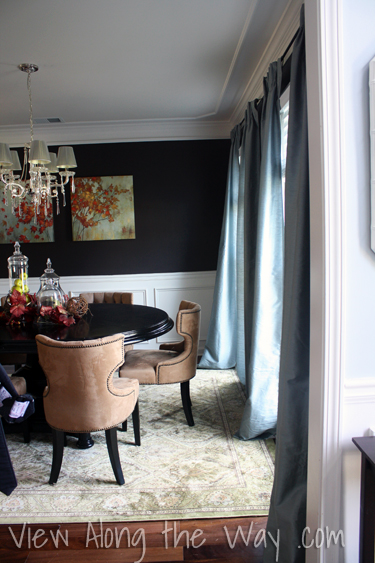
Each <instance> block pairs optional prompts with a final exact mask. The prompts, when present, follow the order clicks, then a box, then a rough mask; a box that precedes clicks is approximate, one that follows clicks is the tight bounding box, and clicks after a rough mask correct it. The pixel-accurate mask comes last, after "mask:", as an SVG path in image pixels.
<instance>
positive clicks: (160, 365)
mask: <svg viewBox="0 0 375 563" xmlns="http://www.w3.org/2000/svg"><path fill="white" fill-rule="evenodd" d="M201 310H202V308H201V307H199V309H197V310H196V311H185V312H184V313H181V315H180V317H181V318H180V332H179V334H184V335H186V336H189V338H190V339H191V341H192V340H193V338H192V336H191V335H190V334H188V333H187V332H182V328H181V326H182V316H183V315H196V314H197V313H199V312H200V311H201ZM193 344H194V343H193V342H192V346H191V350H190V352H189V354H188V355H187V356H186V357H185V358H183V359H182V360H178V361H176V362H172V363H168V364H159V365H158V373H157V385H165V383H163V384H161V383H159V378H160V372H159V370H160V368H161V367H166V366H176V365H177V364H181V362H184V361H185V360H186V359H187V358H188V357H189V356H191V353H192V351H193ZM177 357H179V356H177ZM196 374H197V370H195V374H194V375H193V377H195V376H196ZM193 377H190V378H189V379H185V381H190V379H193ZM175 383H183V381H177V382H175ZM171 384H172V383H171ZM146 385H147V384H146ZM148 385H151V383H150V384H148ZM153 385H155V384H153Z"/></svg>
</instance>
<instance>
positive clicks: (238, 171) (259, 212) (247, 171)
mask: <svg viewBox="0 0 375 563" xmlns="http://www.w3.org/2000/svg"><path fill="white" fill-rule="evenodd" d="M281 73H282V69H281V62H280V61H278V62H274V63H272V64H271V65H270V68H269V71H268V74H267V77H266V78H265V79H264V88H263V90H264V95H263V98H262V99H261V100H254V101H253V102H251V103H249V104H248V108H247V110H246V113H245V119H244V122H243V123H242V124H241V125H239V126H237V127H236V128H235V129H234V130H233V131H232V149H231V156H230V163H229V174H228V186H227V203H226V206H225V214H224V222H223V230H222V241H221V245H220V252H219V261H218V275H217V280H216V285H215V292H214V304H213V309H212V315H211V321H210V326H209V331H208V337H207V342H206V348H205V351H204V353H203V356H202V360H201V362H200V364H199V367H208V368H216V369H220V368H221V369H225V368H229V367H234V366H236V369H237V373H238V376H239V378H240V380H241V381H242V383H244V384H245V385H246V393H247V397H248V398H247V402H246V406H245V412H244V416H243V419H242V423H241V426H240V429H239V431H238V432H237V434H236V435H237V437H239V438H241V439H244V440H248V439H251V438H255V437H256V436H260V435H262V436H266V435H270V434H272V433H274V431H275V426H276V419H277V396H278V373H279V353H280V340H281V318H282V291H283V204H282V180H281V131H280V102H279V97H280V88H281ZM240 146H241V163H240V165H239V151H240ZM228 202H233V204H232V205H230V204H229V203H228ZM229 233H230V234H229ZM228 288H230V291H229V290H228Z"/></svg>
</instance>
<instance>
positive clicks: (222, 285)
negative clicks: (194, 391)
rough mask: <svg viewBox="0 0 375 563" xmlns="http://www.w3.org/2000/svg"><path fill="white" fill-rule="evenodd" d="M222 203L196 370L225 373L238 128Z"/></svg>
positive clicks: (233, 354)
mask: <svg viewBox="0 0 375 563" xmlns="http://www.w3.org/2000/svg"><path fill="white" fill-rule="evenodd" d="M231 141H232V142H231V149H230V155H229V167H228V178H227V191H226V201H225V206H224V217H223V224H222V229H221V238H220V245H219V256H218V265H217V272H216V282H215V290H214V298H213V305H212V313H211V318H210V324H209V327H208V333H207V340H206V346H205V349H204V352H203V355H202V358H201V361H200V363H199V367H200V368H208V369H228V368H232V367H234V366H235V365H236V363H237V287H236V284H237V281H236V280H237V273H236V272H237V261H238V257H237V220H238V190H239V154H240V153H239V151H240V145H241V127H240V125H237V126H236V127H235V128H234V129H233V131H232V133H231Z"/></svg>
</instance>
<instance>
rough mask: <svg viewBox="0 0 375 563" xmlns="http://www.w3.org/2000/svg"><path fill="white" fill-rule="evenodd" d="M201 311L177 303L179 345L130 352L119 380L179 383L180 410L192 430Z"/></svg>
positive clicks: (194, 304) (145, 382)
mask: <svg viewBox="0 0 375 563" xmlns="http://www.w3.org/2000/svg"><path fill="white" fill-rule="evenodd" d="M200 315H201V307H200V305H198V304H197V303H193V302H191V301H181V303H180V307H179V311H178V313H177V319H176V330H177V332H178V334H179V335H180V336H182V337H183V339H184V340H183V341H182V342H177V343H174V344H162V345H161V346H160V347H159V350H131V351H130V352H127V353H126V354H125V364H124V365H123V366H122V367H121V369H120V377H126V378H128V379H136V380H138V381H139V383H140V384H141V385H162V384H168V383H180V387H181V398H182V406H183V409H184V412H185V416H186V420H187V423H188V425H189V426H194V419H193V414H192V411H191V399H190V379H192V378H193V377H194V376H195V374H196V370H197V358H198V344H199V330H200Z"/></svg>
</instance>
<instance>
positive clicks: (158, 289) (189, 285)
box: [0, 271, 216, 354]
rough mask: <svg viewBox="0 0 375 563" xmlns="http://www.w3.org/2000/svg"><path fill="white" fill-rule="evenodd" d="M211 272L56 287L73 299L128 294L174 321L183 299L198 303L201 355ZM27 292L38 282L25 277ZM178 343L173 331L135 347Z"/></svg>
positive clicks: (82, 279)
mask: <svg viewBox="0 0 375 563" xmlns="http://www.w3.org/2000/svg"><path fill="white" fill-rule="evenodd" d="M215 276H216V272H215V271H209V272H177V273H166V274H135V275H116V276H61V279H60V284H61V287H62V288H63V290H64V291H65V293H67V294H68V295H69V296H76V295H79V294H80V293H83V292H85V291H131V292H132V293H133V294H134V303H135V304H137V305H148V306H150V307H158V308H159V309H163V310H164V311H167V313H168V314H169V316H170V317H171V318H172V319H173V320H175V319H176V314H177V311H178V307H179V304H180V301H182V300H183V299H185V300H188V301H194V302H195V303H199V304H200V305H201V307H202V313H201V334H200V341H199V353H200V354H201V353H202V352H203V349H204V346H205V342H206V337H207V331H208V324H209V321H210V315H211V308H212V300H213V291H214V285H215ZM29 287H30V292H31V293H34V292H36V291H38V289H39V279H38V278H29ZM8 291H9V283H8V279H4V278H2V279H0V294H1V295H6V294H7V293H8ZM175 340H180V337H179V336H178V334H177V332H176V331H175V329H174V328H173V329H172V330H171V331H170V332H168V333H167V334H164V335H163V336H161V337H159V338H157V339H156V340H150V341H148V342H142V344H138V345H137V346H136V347H137V348H146V349H147V348H154V347H156V346H158V345H159V344H160V343H161V342H172V341H175Z"/></svg>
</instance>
